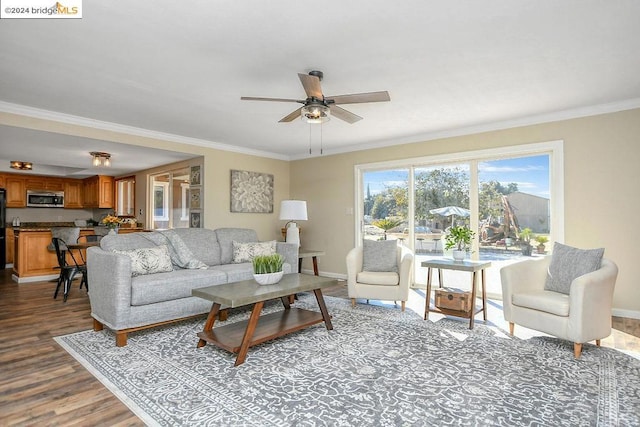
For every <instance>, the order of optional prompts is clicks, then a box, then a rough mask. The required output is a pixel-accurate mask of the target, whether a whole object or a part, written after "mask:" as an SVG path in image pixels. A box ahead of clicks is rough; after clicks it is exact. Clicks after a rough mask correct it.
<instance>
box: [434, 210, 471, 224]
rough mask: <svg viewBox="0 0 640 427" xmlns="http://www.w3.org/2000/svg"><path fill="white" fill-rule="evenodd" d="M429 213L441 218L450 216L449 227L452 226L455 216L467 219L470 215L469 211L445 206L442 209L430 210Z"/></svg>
mask: <svg viewBox="0 0 640 427" xmlns="http://www.w3.org/2000/svg"><path fill="white" fill-rule="evenodd" d="M429 213H432V214H436V215H441V216H450V217H451V225H453V220H454V217H455V216H456V215H457V216H461V217H468V216H469V215H471V212H470V211H469V209H465V208H461V207H459V206H445V207H444V208H436V209H431V210H430V211H429Z"/></svg>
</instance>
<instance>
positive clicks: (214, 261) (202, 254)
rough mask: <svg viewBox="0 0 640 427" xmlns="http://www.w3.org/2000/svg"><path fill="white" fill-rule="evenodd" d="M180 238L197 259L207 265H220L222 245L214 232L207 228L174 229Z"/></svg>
mask: <svg viewBox="0 0 640 427" xmlns="http://www.w3.org/2000/svg"><path fill="white" fill-rule="evenodd" d="M173 232H175V233H176V234H177V235H178V236H180V237H181V238H182V240H183V241H184V243H185V245H186V246H187V247H188V248H189V249H190V250H191V252H193V253H194V254H195V255H196V256H197V258H198V259H199V260H200V261H202V262H204V263H205V264H207V265H219V264H221V262H220V244H218V237H217V236H216V232H215V231H214V230H209V229H207V228H174V229H173Z"/></svg>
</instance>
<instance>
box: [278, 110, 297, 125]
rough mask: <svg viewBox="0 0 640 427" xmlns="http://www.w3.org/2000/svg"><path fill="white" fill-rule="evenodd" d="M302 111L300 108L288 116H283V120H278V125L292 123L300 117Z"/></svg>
mask: <svg viewBox="0 0 640 427" xmlns="http://www.w3.org/2000/svg"><path fill="white" fill-rule="evenodd" d="M301 110H302V107H300V108H298V109H297V110H296V111H294V112H292V113H289V114H288V115H286V116H284V117H283V118H281V119H280V120H278V122H279V123H285V122H292V121H294V120H295V119H297V118H298V117H300V111H301Z"/></svg>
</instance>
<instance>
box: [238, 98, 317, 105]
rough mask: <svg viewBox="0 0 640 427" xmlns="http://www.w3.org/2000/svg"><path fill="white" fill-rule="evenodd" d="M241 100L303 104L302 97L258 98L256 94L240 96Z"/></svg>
mask: <svg viewBox="0 0 640 427" xmlns="http://www.w3.org/2000/svg"><path fill="white" fill-rule="evenodd" d="M240 99H241V100H243V101H275V102H299V103H301V104H304V102H305V101H304V99H302V100H300V99H287V98H260V97H256V96H241V97H240Z"/></svg>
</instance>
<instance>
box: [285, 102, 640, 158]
mask: <svg viewBox="0 0 640 427" xmlns="http://www.w3.org/2000/svg"><path fill="white" fill-rule="evenodd" d="M636 108H640V98H633V99H628V100H624V101H619V102H611V103H608V104H600V105H593V106H589V107H582V108H575V109H570V110H562V111H555V112H553V113H545V114H538V115H534V116H526V117H520V118H517V119H511V120H504V121H500V122H492V123H483V124H479V125H475V126H467V127H462V128H455V129H445V130H439V131H435V132H428V133H425V134H418V135H410V136H406V137H402V138H397V139H392V140H383V141H372V142H368V143H366V144H359V145H351V146H347V147H340V148H337V149H326V148H325V149H324V155H325V156H326V155H332V154H342V153H350V152H354V151H363V150H370V149H372V148H384V147H390V146H394V145H402V144H412V143H418V142H427V141H433V140H436V139H445V138H453V137H457V136H465V135H474V134H477V133H483V132H491V131H497V130H504V129H511V128H516V127H523V126H531V125H538V124H542V123H551V122H558V121H562V120H570V119H577V118H581V117H589V116H597V115H600V114H608V113H616V112H619V111H625V110H633V109H636ZM321 156H322V155H319V154H318V155H306V156H305V155H297V156H291V160H302V159H308V158H311V157H321Z"/></svg>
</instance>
